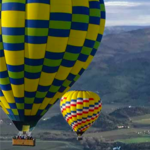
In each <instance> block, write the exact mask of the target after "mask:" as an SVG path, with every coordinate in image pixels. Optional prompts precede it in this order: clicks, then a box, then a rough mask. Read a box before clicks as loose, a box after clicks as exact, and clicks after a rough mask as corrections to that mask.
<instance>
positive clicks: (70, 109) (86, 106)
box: [60, 91, 102, 135]
mask: <svg viewBox="0 0 150 150" xmlns="http://www.w3.org/2000/svg"><path fill="white" fill-rule="evenodd" d="M60 108H61V112H62V115H63V117H64V118H65V119H66V121H67V122H68V124H69V125H70V126H71V127H72V129H73V130H74V131H75V132H76V133H77V135H82V134H83V133H84V132H85V131H86V130H87V129H88V128H89V127H90V126H92V124H93V123H94V122H95V121H96V119H97V118H98V117H99V115H100V111H101V109H102V103H101V100H100V97H99V96H98V95H97V94H96V93H93V92H90V91H69V92H67V93H66V94H64V95H63V97H62V99H61V102H60Z"/></svg>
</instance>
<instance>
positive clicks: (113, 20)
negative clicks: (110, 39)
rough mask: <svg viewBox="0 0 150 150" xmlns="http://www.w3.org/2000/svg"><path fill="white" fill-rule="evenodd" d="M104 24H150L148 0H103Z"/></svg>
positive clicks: (149, 0) (149, 2)
mask: <svg viewBox="0 0 150 150" xmlns="http://www.w3.org/2000/svg"><path fill="white" fill-rule="evenodd" d="M105 6H106V17H107V19H106V26H115V25H117V26H120V25H121V26H122V25H123V26H126V25H129V26H130V25H135V26H150V0H105Z"/></svg>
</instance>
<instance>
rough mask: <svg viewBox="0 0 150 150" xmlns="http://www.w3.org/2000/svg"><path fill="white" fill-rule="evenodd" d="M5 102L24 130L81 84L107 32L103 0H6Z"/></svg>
mask: <svg viewBox="0 0 150 150" xmlns="http://www.w3.org/2000/svg"><path fill="white" fill-rule="evenodd" d="M0 4H1V5H0V8H1V9H0V10H1V11H0V12H1V13H0V22H1V24H0V88H1V95H0V100H1V102H2V104H3V106H4V108H5V109H6V110H7V113H6V114H7V115H8V116H9V118H10V119H11V120H12V121H13V123H14V124H15V126H16V127H17V129H18V130H19V131H24V132H29V131H32V130H33V129H34V127H35V126H36V124H37V122H38V121H39V119H40V118H41V117H42V116H43V115H44V114H45V113H46V112H47V111H48V110H49V108H50V107H52V106H53V105H54V104H55V102H56V101H57V100H58V99H59V98H60V97H61V96H62V95H63V94H64V93H65V92H67V91H68V90H69V89H70V87H71V86H72V85H73V84H74V83H75V82H76V81H77V80H78V79H79V77H80V76H81V75H82V73H83V72H84V70H85V69H86V68H87V67H88V65H89V64H90V62H91V61H92V59H93V57H94V55H95V53H96V51H97V49H98V47H99V45H100V42H101V39H102V35H103V32H104V28H105V7H104V2H103V0H83V1H81V0H44V1H43V0H19V1H18V0H13V1H12V0H0Z"/></svg>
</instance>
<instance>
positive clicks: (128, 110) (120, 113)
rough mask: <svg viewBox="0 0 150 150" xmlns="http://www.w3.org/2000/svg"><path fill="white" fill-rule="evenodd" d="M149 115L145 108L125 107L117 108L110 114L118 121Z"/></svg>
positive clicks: (149, 112) (148, 110)
mask: <svg viewBox="0 0 150 150" xmlns="http://www.w3.org/2000/svg"><path fill="white" fill-rule="evenodd" d="M146 114H150V108H145V107H125V108H119V109H117V110H115V111H114V112H112V113H110V116H114V117H117V118H120V119H128V120H129V119H130V118H131V117H135V116H142V115H146Z"/></svg>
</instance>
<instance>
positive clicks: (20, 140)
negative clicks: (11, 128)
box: [12, 131, 36, 146]
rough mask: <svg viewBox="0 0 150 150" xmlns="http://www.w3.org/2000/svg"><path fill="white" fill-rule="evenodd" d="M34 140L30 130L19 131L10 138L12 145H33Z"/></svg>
mask: <svg viewBox="0 0 150 150" xmlns="http://www.w3.org/2000/svg"><path fill="white" fill-rule="evenodd" d="M35 142H36V140H35V139H34V138H33V137H32V136H31V132H22V131H20V132H19V133H18V135H17V136H14V137H13V139H12V145H13V146H35Z"/></svg>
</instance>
